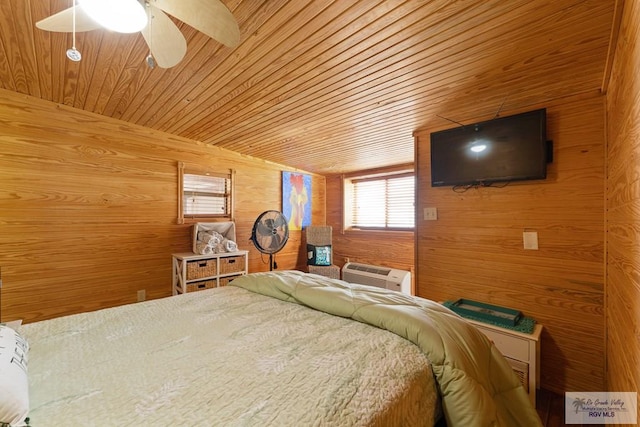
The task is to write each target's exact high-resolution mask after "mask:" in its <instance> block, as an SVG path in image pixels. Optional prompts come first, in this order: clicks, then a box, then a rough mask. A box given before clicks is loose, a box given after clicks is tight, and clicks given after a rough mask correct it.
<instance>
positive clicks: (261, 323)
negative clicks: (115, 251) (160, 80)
mask: <svg viewBox="0 0 640 427" xmlns="http://www.w3.org/2000/svg"><path fill="white" fill-rule="evenodd" d="M3 331H4V335H10V333H9V332H10V331H9V328H4V329H0V344H1V343H2V341H1V340H2V333H3ZM15 338H16V339H17V340H22V342H21V343H20V344H18V345H17V346H16V348H17V349H18V350H19V351H18V350H17V351H16V352H17V353H20V355H19V357H21V363H22V364H23V365H24V368H25V369H23V370H22V369H21V370H20V372H23V373H24V378H25V379H24V382H27V381H28V390H29V391H28V396H27V397H28V404H27V403H25V402H24V401H22V402H13V403H14V407H16V408H18V409H16V410H14V413H13V416H14V418H13V419H9V421H6V420H3V419H2V418H1V417H2V416H3V408H2V405H3V403H2V402H1V400H2V399H3V397H2V396H3V393H2V390H0V425H1V424H2V422H8V423H9V424H10V425H12V426H13V425H27V422H25V417H28V425H30V426H33V427H45V426H62V425H64V426H76V425H82V426H111V425H113V426H140V425H148V426H337V425H339V426H385V427H386V426H407V427H410V426H432V425H434V423H436V422H437V421H438V419H439V418H441V417H443V419H444V420H446V422H447V424H448V425H450V426H456V425H461V426H463V425H464V426H474V425H478V426H481V425H482V426H484V425H504V426H517V425H522V426H535V425H540V421H539V419H538V417H537V414H536V412H535V409H533V408H532V407H531V405H530V403H529V400H528V398H527V395H526V393H525V392H524V389H522V387H520V385H519V382H518V379H517V378H516V377H515V375H514V374H513V372H512V371H511V369H510V367H509V365H508V364H507V363H506V361H505V360H504V359H503V358H502V356H500V355H499V353H498V352H497V350H496V349H495V347H494V346H493V345H492V344H491V343H490V342H489V341H488V340H487V339H486V338H484V336H483V335H482V334H480V333H479V332H477V331H476V330H475V328H473V327H472V326H470V325H469V324H468V323H467V322H466V321H464V320H463V319H461V318H460V317H458V316H457V315H456V314H454V313H453V312H451V311H449V310H448V309H446V308H444V307H442V306H440V305H438V304H436V303H433V302H431V301H428V300H424V299H421V298H416V297H410V296H407V295H404V294H400V293H397V292H393V291H387V290H384V289H378V288H372V287H366V286H361V285H353V284H348V283H346V282H343V281H339V280H335V279H328V278H325V277H322V276H317V275H313V274H307V273H302V272H298V271H282V272H269V273H253V274H249V275H246V276H243V277H241V278H238V279H236V280H234V281H233V282H232V283H231V285H230V286H226V287H223V288H217V289H210V290H204V291H199V292H193V293H187V294H184V295H179V296H174V297H168V298H164V299H159V300H152V301H147V302H144V303H137V304H131V305H126V306H121V307H115V308H110V309H105V310H100V311H96V312H91V313H83V314H78V315H73V316H66V317H61V318H57V319H52V320H47V321H42V322H36V323H32V324H27V325H23V326H22V327H21V328H20V330H19V331H18V332H16V333H15ZM5 347H6V346H5ZM14 357H15V355H14ZM27 362H28V363H27ZM0 363H2V354H1V351H0ZM16 371H18V370H16ZM2 373H3V371H2V367H1V365H0V375H2ZM14 374H15V373H14ZM20 376H21V375H20V374H19V373H18V374H15V375H14V377H16V378H17V381H16V385H15V386H14V388H13V390H20V387H19V385H20V384H19V382H20ZM4 378H5V376H1V377H0V382H3V383H5V384H4V385H5V388H6V383H7V382H8V381H5V379H4ZM6 394H7V393H5V395H6ZM19 394H20V393H18V392H17V393H13V394H12V396H13V398H14V400H16V396H17V395H19ZM18 400H19V399H18ZM20 404H22V409H20ZM4 409H5V413H6V412H7V411H6V408H4ZM27 411H28V413H27ZM4 416H5V418H6V417H8V416H9V415H7V414H5V415H4Z"/></svg>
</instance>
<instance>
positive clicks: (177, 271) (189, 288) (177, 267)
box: [172, 251, 249, 295]
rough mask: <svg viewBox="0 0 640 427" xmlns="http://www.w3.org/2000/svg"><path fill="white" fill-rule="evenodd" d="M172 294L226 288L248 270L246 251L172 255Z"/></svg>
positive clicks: (247, 252)
mask: <svg viewBox="0 0 640 427" xmlns="http://www.w3.org/2000/svg"><path fill="white" fill-rule="evenodd" d="M172 258H173V262H172V265H173V267H172V272H173V273H172V275H173V280H172V282H173V284H172V293H173V295H179V294H184V293H187V292H194V291H200V290H203V289H209V288H217V287H221V286H226V285H227V284H228V283H229V282H230V281H231V280H233V279H234V278H236V277H238V276H242V275H245V274H247V272H248V271H249V251H236V252H223V253H218V254H210V255H198V254H194V253H193V252H185V253H175V254H173V255H172Z"/></svg>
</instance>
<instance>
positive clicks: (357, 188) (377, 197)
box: [344, 172, 415, 230]
mask: <svg viewBox="0 0 640 427" xmlns="http://www.w3.org/2000/svg"><path fill="white" fill-rule="evenodd" d="M414 189H415V176H414V174H413V172H403V173H394V174H387V175H375V176H362V177H353V178H346V179H345V180H344V202H345V203H344V206H345V207H344V216H345V228H346V229H379V230H413V228H414V224H415V208H414V199H415V190H414Z"/></svg>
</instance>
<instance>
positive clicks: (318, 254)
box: [307, 244, 331, 266]
mask: <svg viewBox="0 0 640 427" xmlns="http://www.w3.org/2000/svg"><path fill="white" fill-rule="evenodd" d="M307 265H319V266H327V265H331V245H323V246H315V245H309V244H308V245H307Z"/></svg>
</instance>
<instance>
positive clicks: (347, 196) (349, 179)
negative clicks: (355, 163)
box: [341, 165, 416, 233]
mask: <svg viewBox="0 0 640 427" xmlns="http://www.w3.org/2000/svg"><path fill="white" fill-rule="evenodd" d="M407 176H412V177H413V178H414V188H413V209H412V211H411V215H412V216H413V226H412V227H389V226H382V227H381V226H356V225H354V222H353V209H354V206H353V204H354V202H355V199H354V183H357V182H364V181H379V180H389V179H394V178H401V177H407ZM341 181H342V195H343V197H342V198H343V206H342V214H343V227H342V229H343V232H385V233H392V232H400V233H414V232H415V229H416V217H415V209H416V208H415V206H416V174H415V170H414V168H413V165H411V166H406V165H405V166H402V167H398V168H388V169H385V170H376V171H369V172H366V171H361V172H356V173H352V174H348V175H342V180H341ZM386 204H387V203H386V201H385V205H386ZM387 216H388V215H387V214H386V213H385V223H386V222H387Z"/></svg>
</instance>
